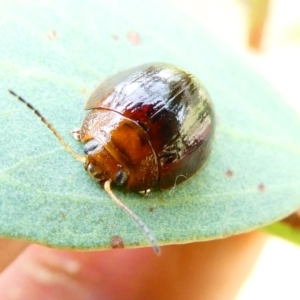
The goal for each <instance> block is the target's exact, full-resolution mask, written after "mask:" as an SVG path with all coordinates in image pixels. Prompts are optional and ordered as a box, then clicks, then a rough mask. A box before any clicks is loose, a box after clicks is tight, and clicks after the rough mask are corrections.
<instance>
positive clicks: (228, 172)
mask: <svg viewBox="0 0 300 300" xmlns="http://www.w3.org/2000/svg"><path fill="white" fill-rule="evenodd" d="M233 175H234V173H233V171H232V170H229V169H228V170H227V172H226V176H227V177H228V178H230V177H233Z"/></svg>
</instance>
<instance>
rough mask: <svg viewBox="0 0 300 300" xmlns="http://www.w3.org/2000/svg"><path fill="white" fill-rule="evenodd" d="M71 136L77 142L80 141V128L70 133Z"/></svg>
mask: <svg viewBox="0 0 300 300" xmlns="http://www.w3.org/2000/svg"><path fill="white" fill-rule="evenodd" d="M70 134H71V135H72V137H73V138H74V139H75V140H77V141H80V128H74V129H73V130H71V131H70Z"/></svg>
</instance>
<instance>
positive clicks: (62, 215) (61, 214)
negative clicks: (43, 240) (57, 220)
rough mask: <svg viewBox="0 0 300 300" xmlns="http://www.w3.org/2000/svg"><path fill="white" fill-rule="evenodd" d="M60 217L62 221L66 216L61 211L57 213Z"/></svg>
mask: <svg viewBox="0 0 300 300" xmlns="http://www.w3.org/2000/svg"><path fill="white" fill-rule="evenodd" d="M59 214H60V216H61V217H62V219H66V217H67V216H66V214H65V213H64V212H62V211H60V212H59Z"/></svg>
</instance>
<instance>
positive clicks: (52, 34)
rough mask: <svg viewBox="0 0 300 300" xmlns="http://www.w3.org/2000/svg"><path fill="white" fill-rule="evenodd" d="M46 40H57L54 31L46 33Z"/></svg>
mask: <svg viewBox="0 0 300 300" xmlns="http://www.w3.org/2000/svg"><path fill="white" fill-rule="evenodd" d="M47 38H48V39H49V40H55V39H58V35H57V32H56V30H51V31H50V32H49V33H47Z"/></svg>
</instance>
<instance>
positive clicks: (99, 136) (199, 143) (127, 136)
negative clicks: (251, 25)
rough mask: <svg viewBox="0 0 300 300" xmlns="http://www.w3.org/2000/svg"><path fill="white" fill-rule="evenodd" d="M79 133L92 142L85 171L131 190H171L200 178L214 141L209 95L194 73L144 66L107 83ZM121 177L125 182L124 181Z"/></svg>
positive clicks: (93, 98) (94, 96)
mask: <svg viewBox="0 0 300 300" xmlns="http://www.w3.org/2000/svg"><path fill="white" fill-rule="evenodd" d="M85 108H86V109H92V110H91V112H90V113H89V114H88V115H87V116H86V118H85V120H84V121H83V125H82V127H81V129H80V132H79V137H80V140H81V141H82V142H87V141H90V142H88V143H90V144H88V143H87V144H86V146H85V152H86V154H87V161H86V164H85V166H86V169H87V170H88V172H89V173H90V174H91V175H92V176H93V177H94V178H95V179H96V180H99V181H106V180H108V179H111V180H112V181H116V182H117V183H118V184H123V183H124V184H125V181H126V188H127V189H128V190H132V191H143V190H147V189H150V188H152V187H153V186H154V185H155V184H157V183H158V186H159V188H160V189H168V188H171V187H173V186H174V185H175V184H179V183H181V182H183V181H184V180H186V179H188V178H190V177H191V176H192V175H193V174H194V173H196V172H197V171H198V170H199V169H200V168H201V167H202V165H203V164H204V162H205V161H206V159H207V157H208V155H209V153H210V149H211V143H212V140H213V132H214V113H213V108H212V104H211V102H210V99H209V95H208V93H207V92H206V90H205V89H204V87H203V86H202V85H201V83H200V82H199V81H198V80H197V79H196V78H195V77H194V76H193V75H191V74H189V73H187V72H186V71H184V70H182V69H180V68H178V67H175V66H173V65H168V64H163V63H156V64H146V65H142V66H139V67H136V68H133V69H130V70H127V71H124V72H122V73H119V74H117V75H115V76H113V77H110V78H108V79H107V80H105V81H104V82H102V83H101V84H100V85H99V86H98V87H97V89H96V90H95V91H94V93H93V94H92V95H91V96H90V98H89V100H88V101H87V103H86V105H85ZM118 177H122V179H123V181H121V182H120V180H119V179H118Z"/></svg>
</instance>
